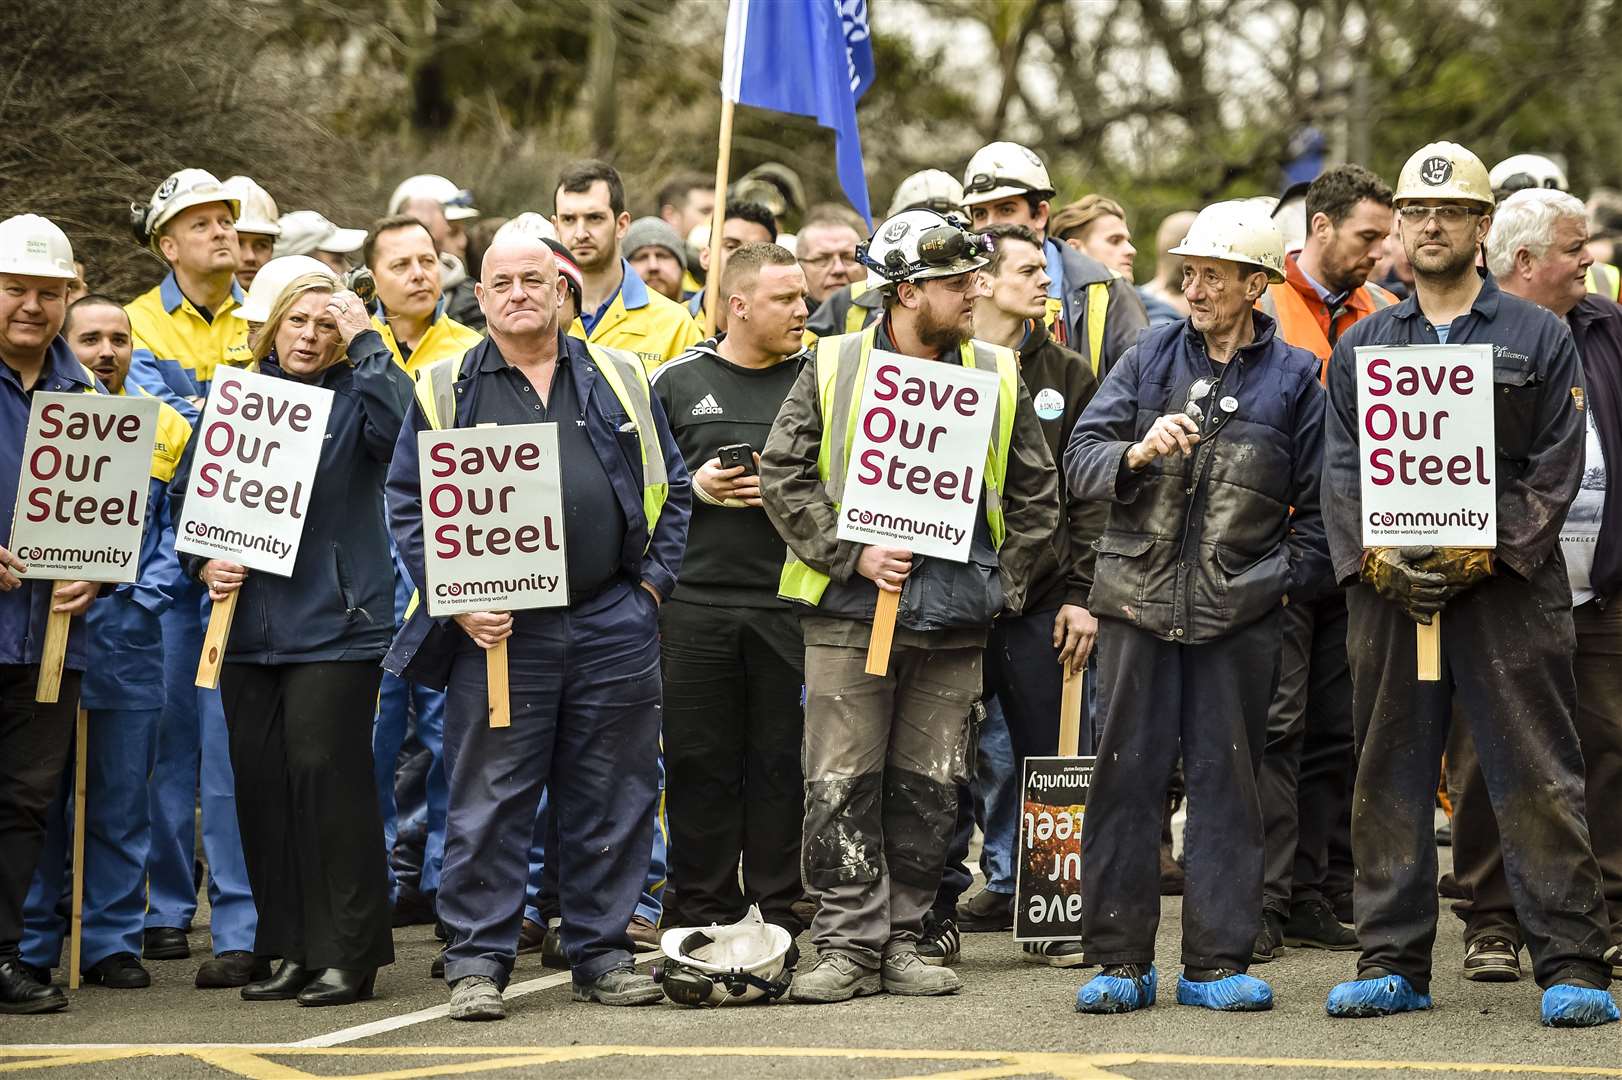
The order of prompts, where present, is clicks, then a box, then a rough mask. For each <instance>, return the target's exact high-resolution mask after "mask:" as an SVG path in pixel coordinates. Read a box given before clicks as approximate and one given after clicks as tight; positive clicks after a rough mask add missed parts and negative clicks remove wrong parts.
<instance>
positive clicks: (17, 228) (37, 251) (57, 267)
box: [0, 214, 79, 281]
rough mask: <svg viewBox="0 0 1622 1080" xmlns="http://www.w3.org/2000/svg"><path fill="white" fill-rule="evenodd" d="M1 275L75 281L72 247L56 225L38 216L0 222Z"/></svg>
mask: <svg viewBox="0 0 1622 1080" xmlns="http://www.w3.org/2000/svg"><path fill="white" fill-rule="evenodd" d="M0 274H16V275H17V276H19V277H42V278H57V279H58V280H61V281H72V280H73V279H74V278H76V277H78V276H79V273H78V271H76V270H75V269H74V268H73V245H72V244H70V243H68V234H67V233H65V232H63V231H62V230H61V228H60V227H58V225H57V224H56V222H54V221H52V220H50V219H49V218H43V217H40V216H39V215H38V214H18V215H17V216H16V217H9V218H6V220H4V221H0Z"/></svg>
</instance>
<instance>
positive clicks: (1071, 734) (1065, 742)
mask: <svg viewBox="0 0 1622 1080" xmlns="http://www.w3.org/2000/svg"><path fill="white" fill-rule="evenodd" d="M1084 670H1085V669H1077V670H1075V671H1068V672H1066V673H1065V677H1064V691H1063V693H1062V694H1061V695H1060V697H1059V756H1060V757H1075V756H1076V755H1077V754H1079V753H1080V752H1081V690H1082V678H1083V671H1084Z"/></svg>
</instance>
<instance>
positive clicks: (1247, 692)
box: [1081, 612, 1279, 971]
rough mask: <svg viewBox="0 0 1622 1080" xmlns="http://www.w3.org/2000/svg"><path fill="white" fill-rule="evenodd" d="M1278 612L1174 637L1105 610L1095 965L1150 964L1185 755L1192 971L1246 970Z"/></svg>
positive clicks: (1092, 818) (1092, 918)
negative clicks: (1214, 634)
mask: <svg viewBox="0 0 1622 1080" xmlns="http://www.w3.org/2000/svg"><path fill="white" fill-rule="evenodd" d="M1278 663H1279V613H1278V612H1272V613H1269V614H1267V615H1264V616H1262V617H1261V618H1260V619H1258V620H1256V621H1255V622H1253V623H1251V624H1250V625H1249V626H1246V627H1243V628H1241V629H1239V630H1235V631H1233V632H1232V633H1230V634H1229V635H1228V636H1226V637H1223V638H1219V639H1217V640H1216V641H1209V642H1205V643H1203V644H1199V645H1177V644H1173V643H1172V642H1169V641H1162V640H1161V639H1160V638H1157V637H1155V636H1154V635H1153V634H1149V633H1146V632H1144V631H1142V630H1139V629H1138V628H1137V627H1135V626H1133V625H1131V624H1130V623H1126V622H1123V621H1122V620H1120V619H1113V618H1109V617H1107V616H1106V617H1103V618H1100V619H1099V620H1098V671H1099V694H1098V703H1099V712H1100V713H1101V714H1102V717H1103V724H1102V732H1101V734H1100V736H1099V744H1098V764H1097V765H1095V766H1094V767H1093V783H1092V790H1091V791H1090V792H1089V793H1088V797H1087V814H1086V816H1085V817H1084V818H1083V819H1082V833H1081V875H1082V877H1081V881H1082V885H1081V900H1082V928H1083V929H1082V945H1083V947H1084V949H1085V950H1086V959H1087V962H1088V963H1091V964H1147V963H1150V962H1152V961H1153V960H1154V958H1155V931H1156V930H1157V929H1158V928H1159V926H1160V826H1161V819H1162V815H1163V812H1164V810H1165V808H1166V789H1167V787H1168V786H1169V785H1170V783H1171V774H1172V769H1173V768H1174V767H1175V766H1176V764H1177V758H1178V755H1179V754H1181V756H1182V759H1183V776H1184V779H1185V781H1186V783H1187V785H1188V825H1187V827H1186V829H1185V830H1184V833H1183V861H1184V870H1185V871H1186V873H1187V875H1188V881H1187V884H1186V886H1185V887H1184V890H1183V954H1182V960H1183V964H1184V966H1186V967H1191V968H1232V969H1234V970H1236V971H1244V970H1245V969H1246V968H1247V967H1249V966H1250V952H1251V946H1252V945H1253V944H1254V943H1255V940H1256V925H1257V923H1258V922H1259V921H1260V920H1261V917H1262V913H1261V909H1262V810H1261V800H1260V797H1259V796H1258V794H1257V787H1256V770H1257V766H1258V764H1259V762H1260V760H1261V754H1262V744H1263V742H1264V741H1265V739H1266V735H1267V707H1268V705H1269V704H1270V703H1271V702H1272V700H1273V688H1274V685H1275V684H1276V682H1277V681H1278Z"/></svg>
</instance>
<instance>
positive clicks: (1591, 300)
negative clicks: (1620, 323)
mask: <svg viewBox="0 0 1622 1080" xmlns="http://www.w3.org/2000/svg"><path fill="white" fill-rule="evenodd" d="M1618 315H1622V306H1619V305H1618V304H1617V302H1616V301H1615V300H1611V299H1608V298H1606V297H1604V296H1600V295H1599V294H1598V293H1584V294H1583V298H1582V299H1581V300H1579V301H1577V306H1576V307H1574V308H1572V309H1571V310H1570V311H1569V312H1567V313H1566V321H1568V322H1570V323H1571V324H1572V325H1574V326H1582V327H1587V326H1590V325H1592V324H1594V323H1596V322H1599V321H1601V320H1603V319H1614V318H1616V317H1617V316H1618Z"/></svg>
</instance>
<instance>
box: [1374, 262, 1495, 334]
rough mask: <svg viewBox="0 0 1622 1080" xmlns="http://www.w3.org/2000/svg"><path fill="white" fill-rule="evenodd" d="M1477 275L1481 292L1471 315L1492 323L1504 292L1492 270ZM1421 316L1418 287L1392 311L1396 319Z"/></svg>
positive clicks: (1479, 271) (1480, 271) (1477, 295)
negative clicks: (1479, 277)
mask: <svg viewBox="0 0 1622 1080" xmlns="http://www.w3.org/2000/svg"><path fill="white" fill-rule="evenodd" d="M1477 273H1479V274H1480V275H1481V291H1480V292H1479V293H1477V294H1476V299H1475V303H1473V304H1471V305H1470V313H1471V314H1472V315H1479V316H1481V317H1482V318H1483V319H1485V320H1487V321H1488V322H1491V321H1492V320H1493V319H1495V318H1497V317H1498V300H1499V297H1500V296H1501V295H1502V294H1503V290H1501V289H1500V288H1499V287H1498V279H1497V278H1495V277H1493V276H1492V272H1491V271H1490V270H1478V271H1477ZM1421 314H1423V313H1422V312H1421V311H1420V310H1419V288H1418V286H1417V285H1416V286H1415V287H1414V289H1413V291H1412V292H1410V293H1409V294H1408V299H1406V300H1404V301H1402V303H1400V304H1398V305H1397V306H1396V307H1394V308H1392V309H1391V315H1392V317H1393V318H1396V319H1412V318H1413V317H1414V316H1416V315H1421Z"/></svg>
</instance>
